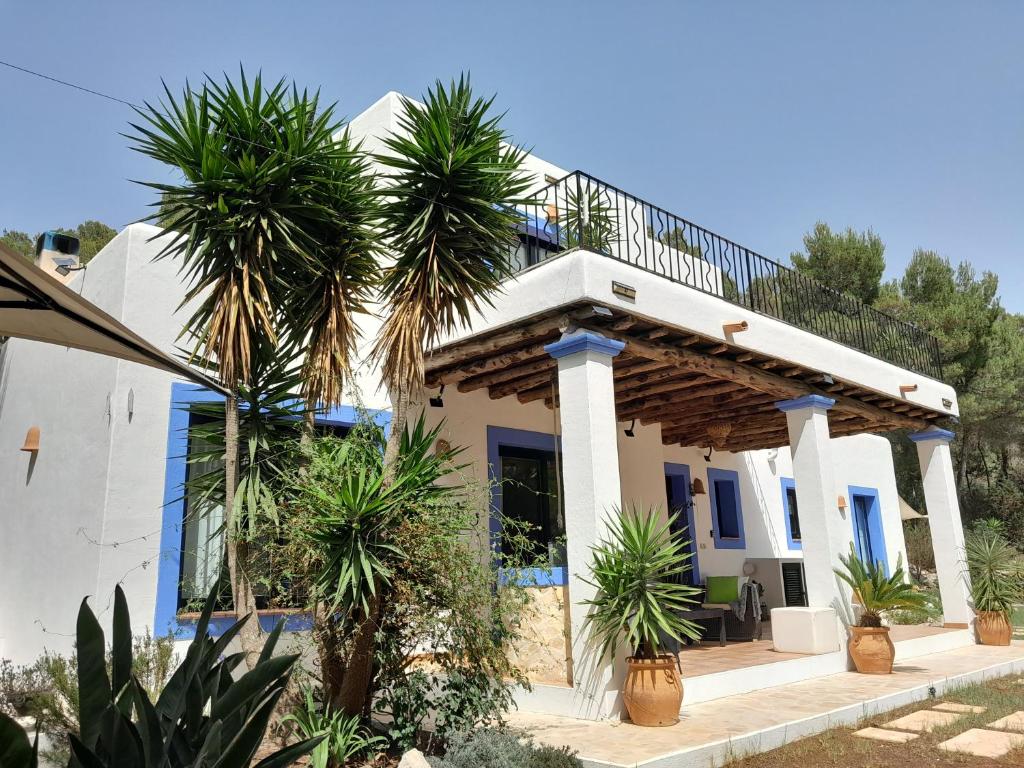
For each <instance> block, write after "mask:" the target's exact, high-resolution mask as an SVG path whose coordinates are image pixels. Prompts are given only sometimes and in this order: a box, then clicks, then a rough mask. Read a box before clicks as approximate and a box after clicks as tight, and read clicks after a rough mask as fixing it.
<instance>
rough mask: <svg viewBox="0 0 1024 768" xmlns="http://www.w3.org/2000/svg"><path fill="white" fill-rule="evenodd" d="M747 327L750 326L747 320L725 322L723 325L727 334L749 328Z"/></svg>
mask: <svg viewBox="0 0 1024 768" xmlns="http://www.w3.org/2000/svg"><path fill="white" fill-rule="evenodd" d="M747 328H749V326H748V325H747V321H746V320H741V321H740V322H738V323H724V324H723V325H722V330H723V331H725V335H726V336H728V335H729V334H730V333H739V332H740V331H745V330H747Z"/></svg>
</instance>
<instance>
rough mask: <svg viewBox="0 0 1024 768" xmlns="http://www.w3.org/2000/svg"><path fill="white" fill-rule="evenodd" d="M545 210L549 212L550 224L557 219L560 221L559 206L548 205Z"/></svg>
mask: <svg viewBox="0 0 1024 768" xmlns="http://www.w3.org/2000/svg"><path fill="white" fill-rule="evenodd" d="M545 210H546V212H547V217H548V224H554V223H555V222H556V221H558V206H557V205H549V206H547V208H546V209H545Z"/></svg>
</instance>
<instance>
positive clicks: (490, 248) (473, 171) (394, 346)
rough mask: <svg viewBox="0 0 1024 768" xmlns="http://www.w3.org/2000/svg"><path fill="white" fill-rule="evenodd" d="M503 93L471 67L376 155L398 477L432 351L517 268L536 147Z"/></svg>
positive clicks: (349, 706) (391, 448)
mask: <svg viewBox="0 0 1024 768" xmlns="http://www.w3.org/2000/svg"><path fill="white" fill-rule="evenodd" d="M493 101H494V100H493V98H490V99H482V98H475V97H474V96H473V93H472V89H471V87H470V83H469V79H468V78H467V77H466V76H462V77H460V78H459V80H458V82H455V81H454V80H453V81H452V82H451V83H450V84H449V85H448V86H447V87H446V86H445V85H444V84H443V83H441V82H440V81H438V82H436V84H435V86H434V88H433V89H430V90H428V92H427V94H426V96H425V98H424V102H425V103H424V104H422V105H420V104H417V103H415V102H412V101H410V100H408V99H406V100H404V102H403V106H404V109H405V113H404V115H403V117H402V118H401V119H400V120H399V129H398V131H397V132H395V133H393V134H392V135H391V136H389V137H387V138H386V139H385V140H384V144H385V147H386V149H387V150H388V151H387V152H385V153H382V154H379V155H376V156H375V160H376V161H377V162H378V163H379V164H380V165H381V166H383V167H384V169H385V173H384V175H383V184H382V185H381V188H380V194H381V196H382V197H383V202H382V206H381V207H382V210H381V235H382V238H383V240H384V242H385V244H386V245H387V248H388V250H389V251H390V254H391V255H392V256H393V258H394V261H393V262H392V263H390V264H389V265H388V266H387V267H386V268H385V269H384V273H383V277H382V281H381V286H380V299H381V302H382V304H383V306H384V316H385V320H384V323H383V325H382V327H381V330H380V334H379V336H378V337H377V339H376V341H375V344H374V347H373V357H374V359H375V360H376V361H377V362H379V364H380V368H381V373H382V377H383V380H384V384H385V385H386V386H387V387H388V391H389V396H390V399H391V406H392V416H391V432H390V435H389V437H388V442H387V448H386V453H385V478H386V479H387V480H388V481H390V480H391V479H393V478H394V472H395V467H396V466H397V463H398V460H399V453H400V443H401V440H402V436H403V435H404V434H405V430H406V424H407V423H408V420H409V407H410V400H411V398H412V397H413V396H414V395H415V394H417V393H418V392H420V391H421V390H422V388H423V385H424V354H425V350H426V349H428V348H430V347H432V346H433V345H435V344H436V343H437V341H438V340H439V339H440V338H441V336H442V335H444V334H445V333H449V332H452V331H454V330H456V329H458V328H460V327H464V326H465V325H466V324H467V323H468V322H469V319H470V314H471V312H472V311H473V310H476V309H479V308H480V307H481V306H482V305H484V304H490V303H491V297H492V296H493V295H494V294H495V293H496V292H497V291H498V290H499V289H500V287H501V283H502V281H503V280H504V279H505V278H507V277H509V276H510V275H511V274H512V269H511V264H510V258H509V257H510V255H511V253H512V248H513V247H514V246H515V244H516V240H515V226H516V224H517V223H518V222H519V221H520V220H521V218H522V216H521V215H520V214H519V213H518V212H517V211H516V207H517V206H520V207H521V206H522V205H525V204H526V203H527V202H528V201H527V200H526V199H525V194H526V191H527V189H528V187H529V184H530V181H529V178H528V177H527V175H526V174H524V173H523V172H522V164H523V160H524V158H525V156H526V152H525V150H523V149H522V148H521V147H518V146H515V145H513V144H511V143H510V142H509V141H508V137H507V136H506V134H505V133H504V131H503V130H502V129H501V126H500V122H501V117H502V116H501V115H495V114H492V111H491V108H492V106H493ZM380 600H381V593H380V591H377V592H375V594H374V596H373V598H372V599H371V600H370V601H369V604H368V605H367V606H366V607H365V610H364V611H363V613H362V616H361V617H359V620H358V622H357V628H356V632H355V636H354V639H353V643H352V651H351V654H350V657H349V666H348V669H347V672H346V676H345V681H344V685H343V689H342V692H341V695H340V700H341V706H342V707H343V709H344V710H345V711H346V712H348V713H349V714H356V713H358V712H360V711H362V710H363V709H364V708H365V706H366V698H367V692H368V691H369V688H370V682H371V674H372V663H373V651H374V644H375V639H374V638H375V635H376V631H377V620H378V618H379V616H380V608H381V606H380Z"/></svg>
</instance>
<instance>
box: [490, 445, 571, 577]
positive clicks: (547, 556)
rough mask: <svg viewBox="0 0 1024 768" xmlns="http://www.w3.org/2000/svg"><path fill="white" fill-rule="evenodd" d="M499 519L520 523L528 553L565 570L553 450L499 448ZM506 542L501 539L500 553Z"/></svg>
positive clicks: (560, 500) (513, 447) (562, 527)
mask: <svg viewBox="0 0 1024 768" xmlns="http://www.w3.org/2000/svg"><path fill="white" fill-rule="evenodd" d="M498 455H499V457H500V460H501V518H502V520H503V521H504V520H515V521H517V522H519V523H522V524H523V525H522V528H523V530H522V531H521V532H522V534H523V535H524V536H525V537H526V538H527V540H528V541H529V543H530V546H531V549H532V552H531V553H530V554H531V555H532V556H533V557H534V558H536V559H537V560H538V561H540V562H541V563H546V564H547V565H548V566H550V567H552V568H562V567H565V563H566V553H565V512H564V510H563V508H562V499H561V494H560V493H559V492H558V491H559V489H558V480H557V477H556V467H555V454H554V451H544V450H538V449H534V448H519V447H515V446H507V445H502V446H500V447H499V449H498ZM508 547H509V541H507V540H506V539H504V538H503V539H502V552H504V553H506V554H507V553H508Z"/></svg>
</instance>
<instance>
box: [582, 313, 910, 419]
mask: <svg viewBox="0 0 1024 768" xmlns="http://www.w3.org/2000/svg"><path fill="white" fill-rule="evenodd" d="M589 330H592V331H593V332H594V333H603V334H604V335H606V336H608V337H610V338H613V339H616V340H618V341H623V342H625V343H626V344H627V345H629V347H627V348H630V349H631V351H632V352H633V353H634V354H637V355H641V356H643V357H648V358H650V359H652V360H662V361H665V362H671V363H673V364H674V365H678V366H679V367H680V368H682V369H683V370H688V371H693V372H696V373H703V374H705V375H707V376H711V377H713V378H717V379H724V380H727V381H733V382H736V383H738V384H742V385H743V386H746V387H749V388H751V389H756V390H758V391H759V392H765V393H767V394H776V395H779V397H780V399H794V398H798V397H803V396H805V395H822V396H823V397H829V396H830V395H829V394H828V393H826V392H824V391H822V390H820V389H818V388H817V387H814V386H812V385H810V384H807V383H806V382H803V381H799V380H797V379H787V378H785V377H783V376H778V375H776V374H772V373H769V372H768V371H765V370H762V369H760V368H757V367H755V366H752V365H746V364H744V363H737V362H736V361H734V360H729V359H728V358H725V357H711V356H708V355H703V354H701V353H699V352H696V351H694V350H692V349H683V348H680V347H675V346H671V345H668V344H661V343H658V342H656V341H646V340H643V339H637V338H634V337H632V336H630V335H629V334H624V333H618V332H615V331H609V330H607V329H601V328H600V327H592V328H590V329H589ZM831 397H832V398H833V399H835V400H836V403H837V405H839V406H841V407H842V408H843V410H846V411H849V412H852V413H857V414H860V415H862V416H864V417H865V418H866V419H868V420H870V421H877V422H892V423H896V424H898V425H899V426H901V427H905V428H907V429H924V428H925V427H927V426H928V422H927V421H924V420H922V419H914V418H910V417H907V416H903V415H900V414H894V413H892V412H891V411H887V410H885V409H883V408H879V407H878V406H876V405H871V404H869V403H865V402H863V401H861V400H855V399H853V398H850V397H846V396H844V395H840V394H838V393H833V394H832V395H831Z"/></svg>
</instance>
